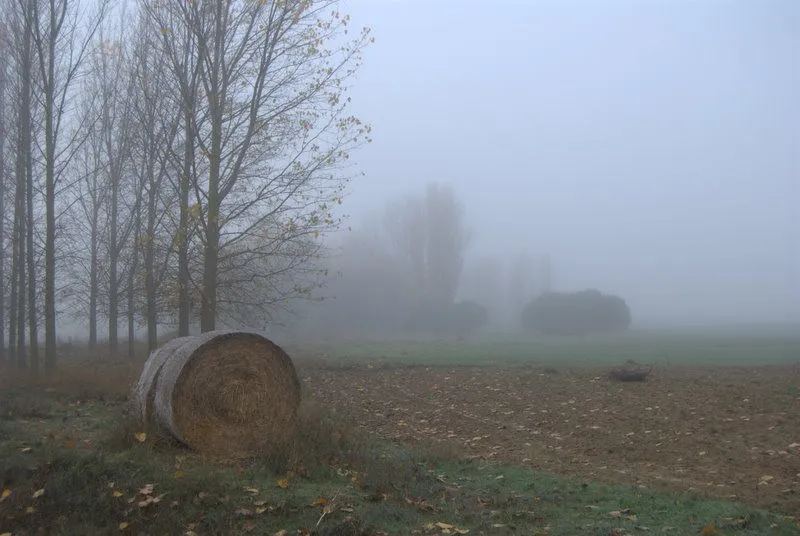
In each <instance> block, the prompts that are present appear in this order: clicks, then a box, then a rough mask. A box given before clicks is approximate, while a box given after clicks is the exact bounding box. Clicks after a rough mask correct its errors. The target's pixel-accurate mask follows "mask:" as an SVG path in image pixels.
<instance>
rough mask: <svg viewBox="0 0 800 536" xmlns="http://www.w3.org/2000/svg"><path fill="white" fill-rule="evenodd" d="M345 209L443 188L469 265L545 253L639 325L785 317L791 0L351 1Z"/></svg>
mask: <svg viewBox="0 0 800 536" xmlns="http://www.w3.org/2000/svg"><path fill="white" fill-rule="evenodd" d="M344 8H345V10H346V11H347V12H349V13H350V14H351V15H352V17H353V22H354V23H355V25H356V26H362V25H368V26H371V27H372V28H373V31H374V35H375V37H376V39H377V41H376V43H375V44H374V45H372V46H371V47H370V48H369V49H368V50H367V52H366V54H365V65H364V67H363V70H362V71H361V72H360V74H359V76H358V77H357V79H356V80H355V81H354V87H353V91H352V96H353V100H354V104H355V111H356V113H357V114H358V115H359V116H361V117H362V118H364V119H365V120H367V121H368V122H370V123H371V124H372V125H373V127H374V129H375V130H374V138H375V141H374V143H373V144H371V145H370V146H368V147H366V148H364V149H362V150H359V151H358V152H357V153H356V154H355V155H354V159H355V160H356V161H357V162H358V164H359V165H360V169H361V170H363V171H365V172H366V177H364V178H363V179H359V180H357V181H356V182H354V183H353V185H352V188H351V195H350V197H349V199H348V203H347V208H348V212H349V214H350V215H351V216H352V218H351V223H352V224H353V225H357V224H358V223H360V222H361V221H362V220H363V219H364V218H366V217H367V216H368V215H369V214H370V213H373V212H376V211H378V212H379V211H380V210H381V209H382V208H383V205H384V203H385V200H386V199H387V198H388V197H390V196H393V195H397V194H398V193H403V192H410V191H415V190H416V191H421V189H422V188H423V186H424V184H425V183H426V182H428V181H430V180H437V181H442V182H446V183H449V184H451V185H453V186H454V187H455V188H456V189H457V191H458V193H459V195H460V197H461V199H462V200H463V201H464V205H465V209H466V212H467V216H468V219H469V225H470V227H471V229H472V230H473V232H474V239H473V244H472V248H471V249H470V258H472V259H475V258H478V257H481V256H486V255H498V256H504V257H510V256H511V255H514V254H516V253H517V252H518V251H519V250H521V249H529V250H530V251H532V252H534V253H545V252H546V253H549V254H550V255H551V257H552V260H553V266H554V272H555V283H556V286H557V288H558V289H564V290H574V289H581V288H587V287H595V288H598V289H600V290H603V291H607V292H614V293H619V294H620V295H622V296H623V297H625V298H626V299H627V301H628V303H629V305H630V306H631V308H632V310H633V314H634V318H635V320H636V321H637V323H640V324H647V323H671V324H685V323H697V324H720V323H723V324H725V323H732V322H775V321H779V322H797V321H800V276H798V271H800V263H799V262H798V258H799V257H800V239H799V238H798V236H799V235H800V215H798V211H800V186H799V185H798V183H800V156H799V155H800V3H799V2H793V1H792V0H786V1H783V2H779V1H761V0H759V1H739V2H734V1H722V0H719V1H714V0H708V1H696V2H689V1H672V0H670V1H666V0H663V1H651V0H640V1H634V0H630V1H626V2H623V1H616V2H609V1H600V0H596V1H592V0H585V1H582V2H580V1H562V0H558V1H556V0H551V1H546V2H545V1H535V0H531V1H528V2H525V1H521V0H520V1H517V2H509V1H505V0H503V1H499V0H495V1H492V2H469V1H463V0H461V1H455V0H452V1H446V0H436V1H431V0H428V1H424V0H393V1H387V0H349V1H348V2H346V3H345V6H344Z"/></svg>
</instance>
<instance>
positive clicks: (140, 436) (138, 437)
mask: <svg viewBox="0 0 800 536" xmlns="http://www.w3.org/2000/svg"><path fill="white" fill-rule="evenodd" d="M133 437H134V438H136V441H138V442H139V443H144V442H145V441H147V434H146V433H145V432H136V433H135V434H133Z"/></svg>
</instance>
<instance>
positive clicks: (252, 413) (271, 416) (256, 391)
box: [135, 331, 300, 457]
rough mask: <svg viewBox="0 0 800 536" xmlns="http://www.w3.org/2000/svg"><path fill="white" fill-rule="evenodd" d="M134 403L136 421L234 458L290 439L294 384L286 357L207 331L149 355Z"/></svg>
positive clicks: (251, 336)
mask: <svg viewBox="0 0 800 536" xmlns="http://www.w3.org/2000/svg"><path fill="white" fill-rule="evenodd" d="M135 398H136V401H137V405H138V406H139V409H138V414H139V416H140V418H142V419H143V420H144V421H145V422H149V423H154V424H156V425H157V426H158V427H159V428H161V429H163V430H165V431H167V432H168V433H169V434H171V435H172V436H173V437H175V438H176V439H178V440H179V441H181V442H183V443H184V444H186V445H187V446H189V447H190V448H192V449H193V450H196V451H198V452H202V453H205V454H212V455H222V456H234V457H240V456H249V455H255V454H259V453H262V452H264V451H265V449H269V448H270V446H272V445H276V444H279V443H280V442H282V441H283V440H286V439H288V438H289V437H290V436H291V434H292V433H293V431H294V429H295V424H296V417H297V408H298V406H299V404H300V381H299V380H298V378H297V373H296V371H295V369H294V365H293V364H292V360H291V359H290V358H289V356H288V355H287V354H286V352H284V351H283V349H282V348H280V347H279V346H278V345H276V344H274V343H273V342H272V341H270V340H268V339H266V338H265V337H263V336H261V335H259V334H257V333H250V332H242V331H211V332H208V333H203V334H202V335H198V336H195V337H181V338H179V339H173V340H172V341H170V342H168V343H167V344H165V345H164V346H162V347H161V348H159V349H157V350H156V351H154V352H153V353H152V354H151V355H150V357H149V358H148V360H147V363H146V364H145V367H144V370H143V371H142V375H141V378H140V380H139V383H138V385H137V386H136V391H135Z"/></svg>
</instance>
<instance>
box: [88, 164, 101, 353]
mask: <svg viewBox="0 0 800 536" xmlns="http://www.w3.org/2000/svg"><path fill="white" fill-rule="evenodd" d="M94 181H95V182H94V184H93V188H94V189H93V191H92V197H93V198H94V199H93V200H92V221H91V229H90V232H91V235H92V236H91V238H90V240H91V247H90V249H91V251H90V253H89V255H90V261H89V349H90V350H92V352H94V351H95V350H97V296H98V294H99V291H100V288H99V286H100V285H99V281H98V268H99V267H98V264H99V261H98V255H99V247H100V244H99V242H100V240H99V236H98V232H99V230H100V229H99V207H98V206H97V190H96V188H97V178H96V176H95V179H94Z"/></svg>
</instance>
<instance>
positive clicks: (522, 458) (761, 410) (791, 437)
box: [301, 364, 800, 515]
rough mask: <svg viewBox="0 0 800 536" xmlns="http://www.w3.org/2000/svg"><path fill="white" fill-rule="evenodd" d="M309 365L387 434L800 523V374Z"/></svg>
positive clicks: (321, 392) (341, 402)
mask: <svg viewBox="0 0 800 536" xmlns="http://www.w3.org/2000/svg"><path fill="white" fill-rule="evenodd" d="M604 372H605V371H603V370H600V369H574V368H565V369H561V370H552V369H537V368H531V367H527V368H524V367H519V368H485V367H459V368H435V367H434V368H427V367H401V368H382V369H381V368H369V367H356V368H352V369H349V370H330V369H327V370H326V369H324V368H317V367H313V366H311V365H310V364H305V365H303V366H301V374H302V376H303V378H304V380H305V384H306V387H307V388H308V390H309V393H310V394H311V395H312V396H314V397H315V398H316V399H318V400H320V401H322V402H324V403H325V404H327V405H328V406H330V407H332V408H333V409H335V410H337V411H339V412H341V413H343V414H344V415H346V416H347V417H348V418H349V419H351V420H352V421H354V422H356V423H359V425H360V426H363V427H364V428H366V429H368V430H369V431H370V433H373V434H375V435H377V436H379V437H382V438H385V439H389V440H393V441H397V442H400V443H406V444H415V445H419V444H422V445H438V446H440V447H445V448H448V449H453V450H455V451H456V452H457V453H459V454H462V455H465V456H468V457H478V458H485V459H491V460H498V461H503V462H511V463H515V464H521V465H526V466H530V467H535V468H540V469H544V470H547V471H550V472H553V473H556V474H560V475H571V476H577V477H581V478H586V479H591V480H597V481H607V482H614V483H629V484H631V485H640V486H646V487H649V488H653V489H662V490H673V491H690V492H694V493H697V494H700V495H703V496H713V497H720V498H725V499H732V500H736V501H740V502H743V503H746V504H750V505H754V506H760V507H764V508H768V509H770V510H773V511H776V512H782V513H787V514H794V515H797V514H800V370H799V369H798V368H797V367H796V366H794V367H793V366H772V367H717V368H702V367H666V368H659V369H656V370H654V371H653V373H652V374H651V375H650V376H649V378H648V381H647V382H644V383H618V382H612V381H610V380H608V379H607V378H606V376H605V373H604Z"/></svg>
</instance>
